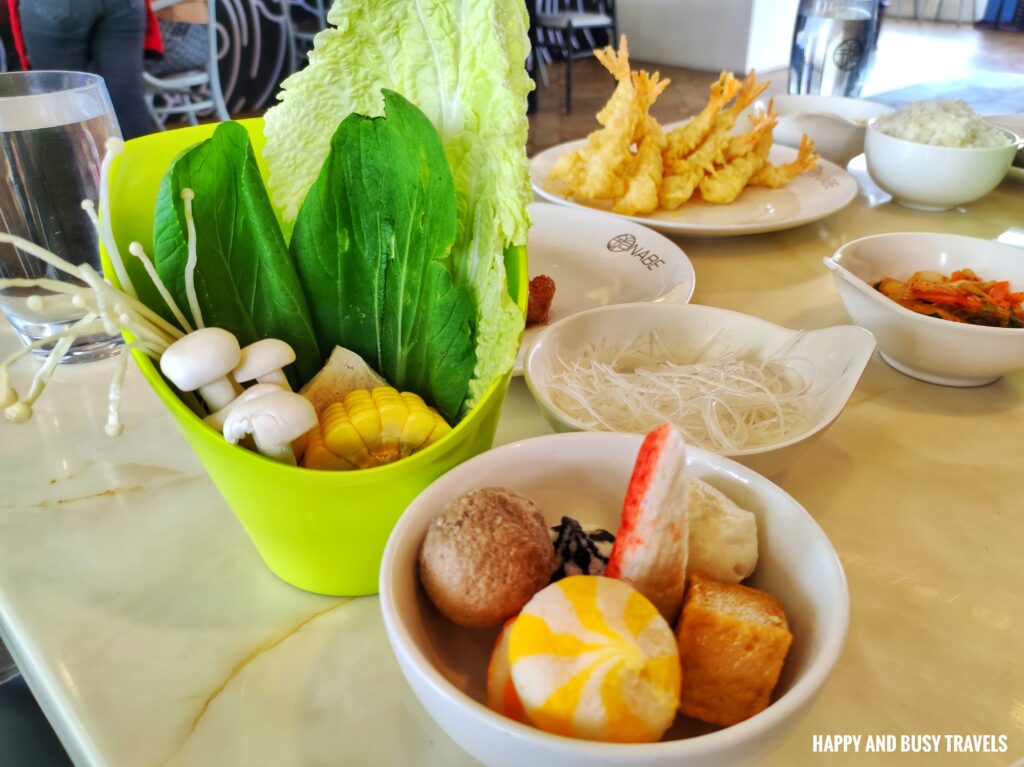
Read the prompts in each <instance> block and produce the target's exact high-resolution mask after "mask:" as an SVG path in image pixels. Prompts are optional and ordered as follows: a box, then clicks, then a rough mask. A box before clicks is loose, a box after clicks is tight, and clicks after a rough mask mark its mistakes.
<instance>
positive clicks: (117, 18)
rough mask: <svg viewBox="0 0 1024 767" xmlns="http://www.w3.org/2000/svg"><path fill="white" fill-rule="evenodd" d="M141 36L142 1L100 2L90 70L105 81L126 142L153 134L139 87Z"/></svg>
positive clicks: (140, 83) (143, 21)
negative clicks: (100, 8)
mask: <svg viewBox="0 0 1024 767" xmlns="http://www.w3.org/2000/svg"><path fill="white" fill-rule="evenodd" d="M32 1H33V2H35V1H36V0H32ZM79 1H80V0H74V2H75V3H78V2H79ZM145 34H146V5H145V0H103V2H102V13H101V14H100V16H99V19H98V20H97V22H96V26H95V27H93V30H92V63H93V70H94V71H95V72H96V74H98V75H100V76H101V77H103V79H104V80H106V82H107V90H108V91H110V100H111V102H113V104H114V111H115V112H117V121H118V122H119V123H120V124H121V134H122V135H123V136H124V138H125V139H126V140H127V139H130V138H135V137H136V136H143V135H145V134H147V133H151V132H152V131H153V123H152V121H151V120H150V117H149V112H147V111H146V101H145V96H144V94H143V88H142V54H143V51H142V41H143V38H144V37H145Z"/></svg>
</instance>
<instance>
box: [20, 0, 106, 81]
mask: <svg viewBox="0 0 1024 767" xmlns="http://www.w3.org/2000/svg"><path fill="white" fill-rule="evenodd" d="M97 10H98V0H21V4H20V5H19V11H20V16H21V29H22V34H23V35H24V37H25V48H26V49H27V53H28V60H29V64H30V65H31V66H32V68H33V69H75V70H84V69H85V68H86V66H87V65H88V63H89V33H90V30H91V29H92V26H93V24H94V23H95V20H96V11H97Z"/></svg>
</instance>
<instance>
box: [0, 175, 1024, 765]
mask: <svg viewBox="0 0 1024 767" xmlns="http://www.w3.org/2000/svg"><path fill="white" fill-rule="evenodd" d="M858 162H860V163H862V162H863V160H862V158H861V159H860V160H859V161H858V160H855V161H854V166H853V168H852V169H853V170H854V172H855V174H856V175H857V176H858V181H859V183H860V184H861V195H860V196H859V197H858V198H857V199H856V200H855V201H854V203H853V204H852V205H851V206H850V207H849V208H847V209H845V210H844V211H842V212H840V213H838V214H836V215H834V216H832V217H830V218H828V219H826V220H824V221H821V222H819V223H815V224H810V225H807V226H803V227H799V228H797V229H792V230H789V231H785V232H779V233H776V234H769V235H759V236H751V237H739V238H732V239H720V240H680V244H681V245H682V247H683V248H684V250H685V251H686V252H687V254H688V255H689V256H690V258H691V259H692V261H693V263H694V266H695V269H696V273H697V289H696V294H695V296H694V301H696V302H698V303H705V304H711V305H715V306H723V307H727V308H730V309H736V310H740V311H745V312H748V313H751V314H755V315H757V316H760V317H763V318H765V319H768V320H770V321H773V322H776V323H779V324H782V325H785V326H787V327H792V328H816V327H822V326H827V325H833V324H839V323H845V322H847V321H848V318H847V316H846V314H845V312H844V310H843V308H842V306H841V304H840V302H839V299H838V296H837V294H836V292H835V289H834V287H833V283H832V277H831V275H829V273H828V272H827V270H826V269H825V268H824V267H823V266H822V264H821V258H822V257H823V256H826V255H829V254H831V253H832V252H833V251H834V250H835V249H836V248H837V247H838V246H839V245H841V244H842V243H844V242H846V241H848V240H851V239H853V238H856V237H859V236H862V235H866V234H871V233H878V232H889V231H907V230H929V231H946V232H956V233H961V234H967V235H974V236H978V237H984V238H989V239H993V238H997V237H1000V236H1001V235H1004V234H1005V233H1007V232H1008V231H1009V230H1011V229H1012V227H1013V226H1014V225H1016V226H1024V215H1022V211H1024V185H1018V184H1016V183H1015V182H1013V181H1010V180H1007V181H1005V182H1004V183H1003V184H1002V185H1001V186H1000V187H999V188H998V189H997V190H996V191H994V192H993V193H992V194H990V195H989V196H988V197H986V198H985V199H984V200H981V201H979V202H977V203H975V204H972V205H969V206H966V207H965V208H962V209H960V210H955V211H951V212H947V213H919V212H916V211H911V210H907V209H905V208H901V207H899V206H897V205H895V204H892V203H890V202H888V200H887V197H886V196H885V195H884V194H883V193H881V192H880V191H879V190H878V189H877V188H875V187H874V186H873V185H872V184H871V182H870V181H869V180H867V179H866V177H865V176H864V173H863V170H862V167H863V166H862V165H861V166H859V167H860V169H858V166H857V163H858ZM1021 257H1022V258H1024V252H1022V254H1021ZM14 348H16V341H15V339H14V337H13V335H12V334H11V332H10V331H9V330H7V329H5V330H4V331H3V332H0V353H2V354H6V353H8V352H10V351H11V350H13V349H14ZM34 366H35V363H33V362H31V361H25V362H23V363H22V364H20V365H19V366H18V367H17V368H16V369H15V371H14V380H15V382H16V383H17V384H18V385H19V387H24V386H25V384H26V382H27V380H28V379H29V378H30V376H31V374H32V371H33V369H34ZM112 371H113V363H111V362H103V363H97V364H94V365H89V366H84V367H77V368H76V367H64V368H61V369H59V371H58V374H57V377H56V380H55V381H54V383H53V384H52V386H51V387H50V389H49V390H48V391H47V392H46V393H45V394H44V396H43V397H42V399H41V400H40V401H39V403H38V407H37V411H36V416H35V417H34V418H33V419H32V420H31V421H30V422H28V423H26V424H21V425H12V424H8V423H4V422H0V634H2V637H3V639H4V641H5V642H6V643H7V644H8V645H9V647H10V649H11V651H12V654H13V655H14V657H15V659H16V660H17V662H18V664H19V666H20V667H21V669H22V671H23V673H24V675H25V677H26V678H27V680H28V682H29V684H30V685H31V687H32V690H33V692H34V693H35V694H36V696H37V697H38V698H39V701H40V703H41V705H42V707H43V709H44V711H45V712H46V714H47V716H48V717H49V719H50V721H51V722H52V723H53V725H54V727H55V728H56V730H57V732H58V734H59V735H60V737H61V740H62V741H63V743H64V745H65V747H66V748H67V750H68V752H69V753H70V755H71V757H72V758H73V759H74V761H75V762H76V764H79V765H112V766H118V767H120V766H122V765H123V766H125V767H157V766H158V765H169V766H170V765H257V764H267V765H275V766H276V767H288V766H290V765H321V764H352V765H363V764H367V765H369V764H373V765H377V764H381V765H384V764H388V765H399V764H401V765H438V766H440V765H445V766H446V767H447V766H450V765H463V764H471V763H472V760H471V759H470V757H469V756H468V755H467V754H465V753H464V752H463V751H461V750H460V749H459V748H458V747H457V746H456V745H455V744H454V743H453V742H452V741H451V740H450V739H449V738H448V737H447V736H446V735H445V734H444V733H443V732H442V731H441V730H440V729H439V728H438V727H437V726H436V725H435V724H434V723H433V721H432V720H431V718H430V716H429V715H428V714H427V712H426V711H424V710H423V709H422V708H421V706H420V705H419V703H418V702H417V701H416V699H415V698H414V697H413V696H412V694H411V692H410V690H409V688H408V686H407V685H406V683H405V681H404V679H403V678H402V676H401V674H400V672H399V669H398V666H397V664H396V662H395V660H394V659H393V657H392V655H391V651H390V649H389V646H388V642H387V639H386V636H385V632H384V626H383V623H382V619H381V615H380V611H379V609H378V603H377V599H376V598H375V597H361V598H356V599H346V598H330V597H323V596H316V595H313V594H308V593H304V592H302V591H299V590H297V589H295V588H293V587H291V586H288V585H286V584H284V583H283V582H281V581H279V580H278V579H277V578H276V577H274V576H273V575H272V574H271V573H270V572H269V571H268V570H267V569H266V568H265V567H264V566H263V564H262V562H261V561H260V559H259V557H258V555H257V554H256V551H255V550H254V549H253V547H252V546H251V544H250V543H249V540H248V538H247V537H246V534H245V532H244V531H243V529H242V527H241V526H240V525H239V524H238V522H237V521H236V520H235V518H234V516H233V515H232V513H231V511H230V510H229V509H228V507H227V506H226V504H225V503H224V502H223V500H222V499H221V497H220V496H219V495H218V493H217V491H216V489H215V488H214V486H213V484H212V483H211V481H210V480H209V479H208V478H207V476H206V475H205V473H204V472H203V469H202V468H201V466H200V465H199V462H198V461H197V460H196V458H195V457H194V456H193V455H192V453H191V452H190V450H189V448H188V447H187V445H186V443H185V441H184V440H183V439H182V437H181V436H180V435H179V433H178V431H177V429H176V427H175V425H174V424H173V423H172V421H171V418H170V417H169V416H168V415H167V414H166V413H165V412H164V411H163V409H162V407H161V405H160V403H159V402H158V400H157V399H156V397H155V396H154V395H153V394H152V392H150V391H149V390H148V388H147V386H146V384H145V382H144V381H143V380H142V378H141V376H139V375H138V374H137V372H136V371H135V370H131V371H130V375H129V378H128V382H127V386H126V391H125V397H124V402H125V409H124V420H125V423H126V429H125V433H124V435H123V436H121V437H118V438H113V439H112V438H108V437H105V436H104V434H103V424H104V419H105V413H106V386H107V382H108V380H109V376H110V374H111V373H112ZM547 432H548V428H547V426H546V424H545V423H544V422H543V421H542V419H541V417H540V415H539V413H538V411H537V409H536V407H535V406H534V404H533V402H532V400H531V399H530V396H529V394H528V392H527V390H526V388H525V386H524V385H523V383H522V381H521V380H516V381H514V382H513V385H512V388H511V390H510V393H509V396H508V399H507V401H506V404H505V408H504V413H503V417H502V421H501V425H500V429H499V433H498V438H497V441H498V442H499V443H503V442H509V441H512V440H517V439H520V438H524V437H529V436H533V435H537V434H542V433H547ZM1022 444H1024V373H1017V374H1014V375H1011V376H1007V377H1005V378H1003V379H1002V380H1000V381H998V382H996V383H994V384H991V385H989V386H986V387H983V388H980V389H948V388H943V387H938V386H932V385H929V384H925V383H921V382H918V381H915V380H912V379H910V378H907V377H905V376H903V375H901V374H899V373H897V372H896V371H895V370H893V369H891V368H890V367H888V366H887V365H886V364H885V363H884V362H883V361H882V360H881V359H880V358H878V357H877V355H876V357H875V358H874V359H873V360H872V361H871V363H870V364H869V366H868V368H867V370H866V372H865V375H864V377H863V379H862V381H861V383H860V385H859V387H858V388H857V390H856V392H855V393H854V395H853V398H852V401H851V402H850V404H849V407H848V408H847V409H846V411H845V412H844V414H843V415H842V416H841V417H840V418H839V420H838V422H837V423H836V424H835V425H834V426H833V428H832V429H831V430H830V431H829V432H828V433H827V434H826V435H825V436H824V437H823V438H822V439H821V440H820V441H819V442H818V443H816V445H815V449H814V450H813V451H812V452H810V453H809V454H808V455H806V456H805V457H804V458H803V459H802V460H801V461H800V462H799V463H798V464H797V465H795V466H793V467H792V468H791V469H789V470H788V471H787V472H785V473H784V474H782V475H780V476H779V477H777V478H776V482H778V484H780V485H781V486H782V487H783V488H784V489H785V490H787V491H788V492H789V493H791V494H792V495H793V496H794V497H795V498H796V499H797V500H798V501H800V502H801V503H802V504H803V505H804V506H805V507H806V508H807V509H808V510H809V511H810V513H811V514H812V515H813V516H814V517H815V518H816V519H817V520H818V521H819V523H820V524H821V526H822V527H823V528H824V530H825V532H826V533H827V534H828V535H829V537H830V538H831V540H832V542H833V544H834V545H835V547H836V549H837V551H838V552H839V554H840V557H841V558H842V561H843V564H844V566H845V568H846V573H847V576H848V578H849V583H850V595H851V603H852V612H851V620H850V633H849V638H848V641H847V644H846V648H845V651H844V654H843V656H842V658H841V660H840V662H839V664H838V666H837V668H836V669H835V672H834V673H833V675H832V677H831V678H830V680H829V682H828V683H827V685H826V687H825V689H824V691H823V693H822V695H821V696H820V697H819V699H818V700H817V702H816V703H815V705H814V706H813V708H812V710H811V712H810V714H809V715H808V717H807V718H806V719H805V720H804V721H803V722H802V723H801V724H799V725H798V726H797V728H796V729H795V731H794V732H793V734H792V735H791V737H789V738H788V740H787V741H786V742H785V743H784V745H783V746H782V747H781V749H780V750H779V751H778V752H776V753H775V754H773V755H772V756H771V757H770V758H768V759H766V760H765V762H764V764H766V765H778V766H781V765H794V764H818V763H828V764H832V763H837V764H839V763H842V764H846V763H854V762H856V763H858V764H879V763H890V762H892V763H896V762H898V763H899V764H901V765H902V764H911V765H913V764H925V763H927V764H929V765H934V764H945V763H949V764H964V765H966V764H970V765H988V764H991V765H1000V764H1001V765H1005V764H1007V763H1009V762H1010V761H1012V760H1013V759H1015V758H1017V757H1020V756H1021V755H1024V660H1022V658H1024V654H1022V649H1024V644H1022V641H1021V637H1022V636H1024V589H1022V588H1021V586H1020V575H1021V572H1022V568H1024V554H1022V551H1024V547H1022V544H1024V496H1022V494H1021V492H1020V487H1021V475H1022V467H1024V464H1022V461H1021V457H1020V456H1021V446H1022ZM935 733H942V734H969V735H982V734H991V735H996V736H998V735H1005V736H1006V738H1007V744H1008V751H1007V752H1006V753H1002V754H986V755H979V754H960V755H952V754H941V755H939V756H938V757H935V756H934V755H913V754H893V755H889V756H890V758H889V759H888V760H885V759H882V758H879V759H878V760H872V757H871V756H870V755H869V756H867V757H865V756H864V755H860V757H859V758H858V757H857V756H854V755H852V754H848V755H842V754H840V755H829V756H828V757H826V756H825V755H818V754H813V752H812V738H813V736H814V735H824V734H850V735H857V734H865V735H866V734H895V735H897V736H899V735H902V734H908V735H920V734H935ZM826 758H828V761H827V762H826V761H825V759H826Z"/></svg>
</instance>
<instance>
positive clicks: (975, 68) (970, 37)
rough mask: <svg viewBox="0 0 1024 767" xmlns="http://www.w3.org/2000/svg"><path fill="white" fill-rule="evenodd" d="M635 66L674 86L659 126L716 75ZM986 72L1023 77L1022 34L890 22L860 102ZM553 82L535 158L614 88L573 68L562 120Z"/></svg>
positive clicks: (592, 65) (569, 135)
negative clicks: (569, 107) (567, 108)
mask: <svg viewBox="0 0 1024 767" xmlns="http://www.w3.org/2000/svg"><path fill="white" fill-rule="evenodd" d="M635 63H636V64H637V66H638V67H645V68H648V69H659V70H660V71H661V73H662V75H663V76H665V77H669V78H671V80H672V84H671V85H670V86H669V87H668V89H667V90H666V91H665V93H664V94H663V95H662V96H661V98H660V99H658V102H657V103H656V104H655V105H654V107H653V108H652V110H651V111H652V112H653V114H654V116H655V117H657V118H658V120H660V121H662V122H671V121H673V120H679V119H682V118H684V117H688V116H689V115H691V114H693V113H694V112H696V111H697V110H699V109H700V108H701V106H703V105H704V103H705V102H706V101H707V95H708V86H709V85H710V84H711V83H712V82H713V81H714V80H715V78H716V77H717V75H718V73H717V72H698V71H695V70H690V69H680V68H678V67H655V66H651V65H646V66H645V65H644V63H643V62H635ZM989 72H992V73H997V72H1002V73H1007V72H1009V73H1024V34H1020V33H1014V32H1001V31H993V30H979V29H975V28H973V27H971V26H968V25H964V26H961V27H957V26H956V25H955V24H951V23H935V22H922V23H916V22H913V21H903V20H900V19H886V20H885V23H884V24H883V26H882V34H881V36H880V38H879V42H878V51H877V54H876V56H875V61H874V64H873V66H872V70H871V72H870V73H869V75H868V79H867V82H866V83H865V86H864V92H863V95H865V96H871V95H873V94H878V93H885V92H888V91H895V90H899V89H903V88H907V87H908V86H914V85H918V84H920V83H925V82H930V81H937V80H947V81H952V80H962V79H964V78H967V77H968V76H970V75H971V74H973V75H974V76H975V77H977V78H979V81H981V82H984V80H985V78H986V76H987V73H989ZM760 74H761V75H762V76H763V77H765V78H768V79H770V80H772V85H771V86H770V87H769V90H768V91H767V92H768V94H769V95H770V94H774V93H784V92H785V90H786V70H784V69H783V70H775V71H771V72H763V73H760ZM549 75H550V78H551V86H550V87H549V88H547V89H545V88H543V87H541V86H540V85H538V94H537V95H538V109H537V112H536V113H535V114H533V115H531V116H530V138H529V142H528V144H527V152H528V154H530V155H533V154H535V153H536V152H539V151H540V150H542V149H545V148H547V147H549V146H552V145H554V144H559V143H561V142H563V141H569V140H571V139H576V138H581V137H583V136H585V135H587V133H589V132H590V131H592V130H594V129H595V128H596V127H597V122H596V121H595V119H594V115H595V114H596V113H597V111H598V110H599V109H600V108H601V107H602V105H603V104H604V103H605V101H606V100H607V99H608V97H609V96H610V95H611V93H612V90H613V89H614V81H613V80H612V78H611V76H610V75H609V74H608V73H607V72H606V71H605V70H604V68H603V67H601V65H600V64H599V63H598V62H597V61H596V60H594V59H583V60H579V61H575V62H574V63H573V103H572V113H571V114H568V115H567V114H565V113H564V102H565V80H564V77H565V65H564V64H561V63H555V64H553V65H551V66H550V67H549ZM921 97H927V95H923V96H921ZM1021 109H1022V108H1021V107H1018V108H1017V109H1015V110H1012V111H1021ZM1006 111H1010V110H1006Z"/></svg>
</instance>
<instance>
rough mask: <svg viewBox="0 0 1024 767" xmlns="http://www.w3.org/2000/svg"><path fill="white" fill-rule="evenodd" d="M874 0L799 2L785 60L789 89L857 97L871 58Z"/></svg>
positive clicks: (800, 92)
mask: <svg viewBox="0 0 1024 767" xmlns="http://www.w3.org/2000/svg"><path fill="white" fill-rule="evenodd" d="M877 23H878V0H801V2H800V6H799V9H798V10H797V17H796V27H795V29H794V30H793V51H792V54H791V56H790V60H789V92H790V93H795V94H813V95H817V96H851V97H854V98H855V97H857V96H859V95H860V89H861V88H862V87H863V86H864V78H865V76H866V75H867V71H868V66H869V64H870V62H871V59H872V58H873V51H874V45H875V25H876V24H877Z"/></svg>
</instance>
